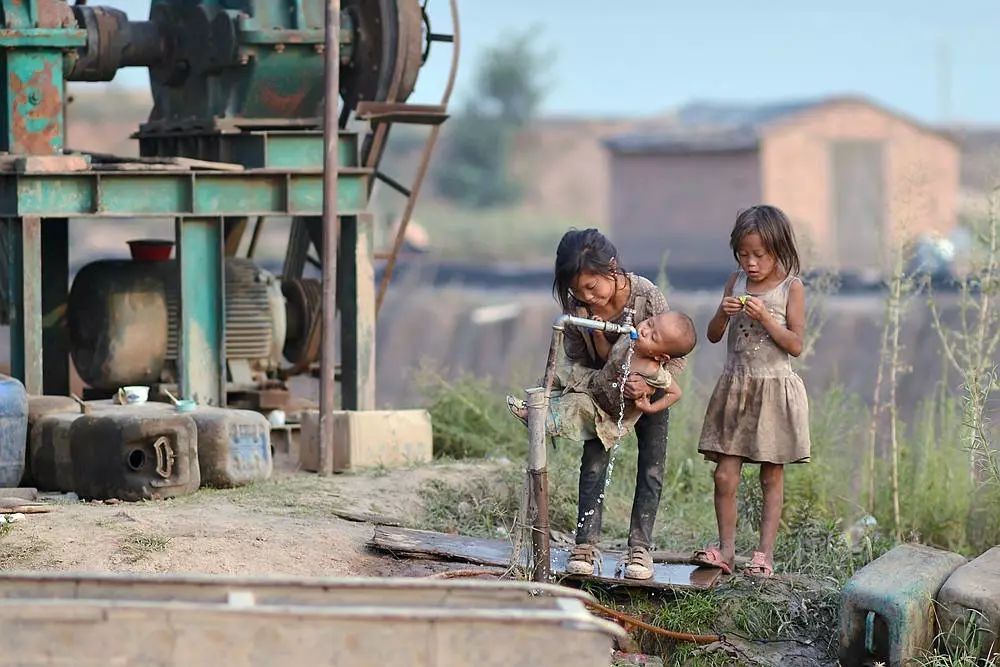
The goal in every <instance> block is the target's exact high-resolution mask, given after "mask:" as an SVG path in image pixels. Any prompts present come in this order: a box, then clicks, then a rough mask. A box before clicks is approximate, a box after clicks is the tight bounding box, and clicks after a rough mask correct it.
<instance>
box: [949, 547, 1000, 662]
mask: <svg viewBox="0 0 1000 667" xmlns="http://www.w3.org/2000/svg"><path fill="white" fill-rule="evenodd" d="M938 622H939V623H940V626H941V633H942V635H943V636H944V638H945V641H946V642H947V644H949V646H950V647H951V648H952V649H958V648H960V645H962V644H964V645H965V646H971V647H977V648H978V652H979V657H981V658H983V659H986V658H987V657H989V656H991V655H993V656H996V655H1000V546H998V547H993V548H992V549H990V550H989V551H987V552H986V553H984V554H983V555H982V556H980V557H979V558H977V559H975V560H974V561H972V562H971V563H968V564H966V565H963V566H962V567H960V568H958V569H957V570H955V571H954V572H953V573H952V575H951V576H950V577H948V581H946V582H944V585H943V586H942V587H941V591H940V592H939V593H938Z"/></svg>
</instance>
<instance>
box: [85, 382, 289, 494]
mask: <svg viewBox="0 0 1000 667" xmlns="http://www.w3.org/2000/svg"><path fill="white" fill-rule="evenodd" d="M88 406H91V408H92V409H93V410H94V411H95V412H101V411H104V410H109V409H110V410H115V409H117V410H124V411H127V412H129V413H134V414H152V415H171V414H184V415H186V416H188V417H190V418H191V419H193V420H194V423H195V426H197V428H198V467H199V469H200V470H201V482H202V484H204V485H206V486H214V487H217V488H228V487H233V486H243V485H245V484H250V483H251V482H256V481H261V480H265V479H269V478H270V477H271V472H272V469H273V467H274V464H273V460H272V456H271V425H270V423H269V422H268V421H267V418H266V417H265V416H264V415H262V414H260V413H259V412H252V411H250V410H233V409H229V408H215V407H208V406H206V407H198V408H196V409H195V410H193V411H191V412H184V413H178V412H177V411H176V410H175V409H174V406H173V405H171V404H168V403H145V404H143V405H135V406H124V407H122V406H116V405H114V404H112V403H111V402H110V401H94V402H91V403H88Z"/></svg>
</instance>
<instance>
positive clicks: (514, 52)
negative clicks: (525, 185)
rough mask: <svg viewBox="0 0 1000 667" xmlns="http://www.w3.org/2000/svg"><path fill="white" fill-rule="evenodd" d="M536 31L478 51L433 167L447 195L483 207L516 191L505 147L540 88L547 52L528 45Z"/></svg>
mask: <svg viewBox="0 0 1000 667" xmlns="http://www.w3.org/2000/svg"><path fill="white" fill-rule="evenodd" d="M536 36H537V31H529V32H526V33H524V34H522V35H518V36H514V37H508V38H505V39H503V40H502V41H501V42H500V43H499V44H497V45H495V46H493V47H491V48H489V49H487V51H486V53H485V54H484V55H483V59H482V61H481V63H480V64H479V67H478V70H477V71H476V77H475V86H474V89H473V92H472V95H471V96H470V97H469V99H467V100H466V102H465V103H464V105H463V106H462V110H461V111H460V112H459V113H458V114H457V115H456V116H455V117H454V118H452V120H451V121H450V122H449V125H448V135H447V136H448V139H447V142H446V144H445V147H444V150H443V151H442V153H443V154H442V157H443V164H442V165H441V167H439V169H438V171H437V173H436V179H435V180H436V185H437V189H438V192H439V193H440V194H442V195H443V196H445V197H447V198H448V199H452V200H454V201H458V202H461V203H463V204H466V205H471V206H476V207H482V208H484V207H488V206H496V205H499V204H506V203H510V202H512V201H515V200H516V199H517V198H518V197H519V196H520V187H519V185H518V184H517V183H516V182H514V181H513V180H512V179H511V176H510V169H509V163H510V152H511V147H512V145H513V141H514V138H515V136H516V135H517V132H518V130H520V129H521V128H522V127H524V126H525V125H526V124H527V123H529V122H530V121H531V120H532V118H534V116H535V113H536V112H537V110H538V106H539V104H540V103H541V101H542V97H543V94H544V86H543V85H542V84H541V82H540V77H541V75H542V74H543V73H544V67H545V62H546V61H547V60H548V58H547V57H546V56H545V55H544V54H542V53H541V52H539V51H537V50H536V49H535V47H534V46H533V44H534V43H535V41H537V38H536Z"/></svg>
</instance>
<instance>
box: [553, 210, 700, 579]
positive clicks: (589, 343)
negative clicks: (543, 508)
mask: <svg viewBox="0 0 1000 667" xmlns="http://www.w3.org/2000/svg"><path fill="white" fill-rule="evenodd" d="M617 255H618V251H617V250H616V249H615V246H614V245H612V243H611V242H610V241H609V240H608V239H607V238H605V237H604V236H603V235H602V234H601V233H600V232H598V231H597V230H596V229H587V230H583V231H578V230H570V231H568V232H566V234H565V235H564V236H563V238H562V240H561V241H560V242H559V247H558V249H557V250H556V262H555V279H554V280H553V283H552V291H553V295H554V296H555V298H556V300H557V301H558V302H559V304H560V306H562V310H563V312H564V313H569V314H571V315H579V316H581V317H589V318H591V319H602V320H605V321H611V322H617V323H619V324H623V323H625V321H626V320H628V321H629V322H630V323H632V324H635V323H638V322H641V321H642V320H645V319H647V318H650V317H652V316H654V315H658V314H660V313H663V312H665V311H666V310H667V301H666V299H665V298H664V297H663V294H661V293H660V291H659V290H658V289H657V288H656V286H655V285H653V283H651V282H650V281H648V280H646V279H645V278H641V277H639V276H637V275H634V274H631V273H626V272H625V271H624V270H622V268H621V266H620V265H619V263H618V260H617ZM617 338H618V336H617V335H613V334H605V333H603V332H597V331H590V330H580V329H577V328H576V327H566V333H565V339H564V340H565V343H564V350H565V352H566V357H567V360H568V361H569V363H570V365H571V368H570V373H571V374H573V375H574V376H576V377H581V378H584V381H592V382H594V383H597V382H599V381H600V379H601V375H600V373H598V371H599V370H600V369H601V368H602V367H603V366H604V362H605V361H606V360H607V357H608V354H609V352H610V351H611V348H612V345H613V343H614V342H615V341H616V340H617ZM666 366H667V368H668V369H669V370H670V371H671V372H672V373H675V374H676V373H677V372H679V371H681V370H683V368H684V361H683V360H682V359H671V360H670V361H668V362H666ZM592 389H593V391H594V392H598V391H608V388H606V387H597V386H594V387H592ZM651 390H652V388H651V387H650V386H649V385H647V383H646V381H645V379H643V378H642V377H641V376H640V375H638V374H632V375H631V376H630V378H629V379H628V381H627V382H626V384H625V397H626V398H629V399H633V400H634V399H636V398H639V397H640V396H644V395H647V394H648V393H649V392H650V391H651ZM661 395H662V393H661V392H658V393H656V394H654V395H653V397H652V400H654V401H655V400H657V399H658V398H659V397H660V396H661ZM668 421H669V410H663V411H661V412H655V413H652V414H644V415H643V416H642V417H640V418H639V420H638V421H637V422H636V424H635V432H636V436H637V438H638V440H639V454H638V456H639V459H638V470H637V473H636V487H635V496H634V499H633V502H632V520H631V525H630V529H629V538H628V545H629V550H628V554H627V556H626V560H625V576H626V577H628V578H631V579H649V578H650V577H652V576H653V560H652V557H651V555H650V552H649V550H650V547H651V546H652V542H653V521H654V520H655V519H656V510H657V508H658V507H659V504H660V491H661V490H662V488H663V464H664V459H665V457H666V452H667V424H668ZM609 460H610V451H608V450H607V449H605V447H604V445H603V444H602V443H601V441H600V440H599V439H597V438H594V439H591V440H588V441H586V442H585V443H584V445H583V455H582V459H581V461H580V486H579V504H578V511H577V517H578V520H577V526H578V527H577V531H576V547H575V548H574V549H573V551H572V553H571V554H570V558H569V563H568V564H567V567H566V570H567V572H569V573H571V574H585V575H590V574H593V573H594V570H595V568H596V567H598V566H599V564H600V562H601V553H600V551H599V550H598V549H597V543H598V541H599V540H600V534H601V511H602V509H603V502H600V501H601V500H602V499H603V498H602V494H603V493H604V479H605V476H606V474H607V470H608V462H609Z"/></svg>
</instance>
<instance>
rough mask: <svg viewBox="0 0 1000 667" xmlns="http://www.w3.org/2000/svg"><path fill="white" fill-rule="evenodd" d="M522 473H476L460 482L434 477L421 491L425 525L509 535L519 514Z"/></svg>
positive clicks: (475, 533) (485, 534)
mask: <svg viewBox="0 0 1000 667" xmlns="http://www.w3.org/2000/svg"><path fill="white" fill-rule="evenodd" d="M521 481H522V479H521V475H519V474H516V473H515V471H513V470H510V471H507V472H505V473H503V474H501V476H500V478H499V479H495V478H490V477H486V476H477V477H474V478H472V479H470V480H468V481H467V482H465V483H463V484H460V485H452V484H448V483H446V482H443V481H441V480H431V481H430V482H428V483H427V484H426V485H425V486H424V487H423V488H422V489H421V490H420V499H421V501H422V502H423V506H424V520H423V521H422V522H421V525H422V526H423V527H426V528H429V529H431V530H437V531H441V532H445V533H459V534H462V535H471V536H478V537H496V536H497V535H498V534H500V535H504V536H506V535H509V534H510V530H511V528H512V526H513V524H514V517H515V516H516V515H517V498H518V497H519V488H520V485H521Z"/></svg>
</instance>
